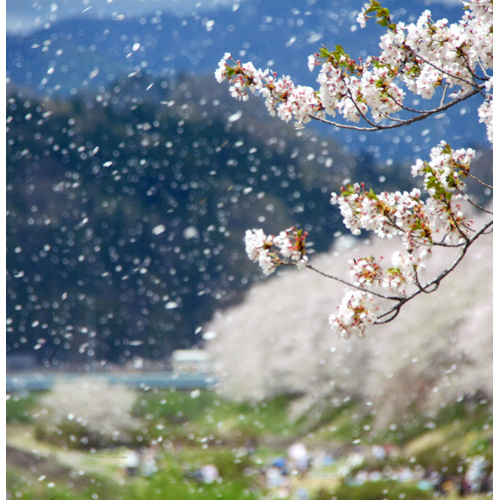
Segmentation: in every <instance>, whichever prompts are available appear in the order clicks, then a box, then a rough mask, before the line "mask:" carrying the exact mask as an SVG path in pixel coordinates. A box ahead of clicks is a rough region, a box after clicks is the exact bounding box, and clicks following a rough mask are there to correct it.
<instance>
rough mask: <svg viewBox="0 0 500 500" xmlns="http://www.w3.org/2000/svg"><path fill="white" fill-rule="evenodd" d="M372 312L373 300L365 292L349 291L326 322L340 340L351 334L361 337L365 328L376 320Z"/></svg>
mask: <svg viewBox="0 0 500 500" xmlns="http://www.w3.org/2000/svg"><path fill="white" fill-rule="evenodd" d="M374 310H375V300H374V299H373V298H372V297H371V296H370V295H369V294H368V293H367V292H361V291H349V292H347V293H346V294H345V296H344V298H343V299H342V303H341V304H340V305H338V306H337V311H336V312H335V313H333V314H331V315H330V317H329V318H328V321H329V323H330V325H331V327H332V330H333V331H334V332H335V333H337V334H338V335H340V337H342V338H346V339H347V338H349V337H350V336H351V335H353V334H357V335H358V336H359V337H362V336H363V335H364V334H365V329H366V327H367V326H368V325H371V324H373V323H375V321H376V319H377V316H376V314H375V312H374Z"/></svg>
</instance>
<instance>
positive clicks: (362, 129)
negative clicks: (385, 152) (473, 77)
mask: <svg viewBox="0 0 500 500" xmlns="http://www.w3.org/2000/svg"><path fill="white" fill-rule="evenodd" d="M479 92H480V90H479V89H474V90H471V91H470V92H469V93H468V94H464V95H463V96H461V97H457V98H456V99H455V100H453V101H451V102H449V103H447V104H445V105H444V106H440V107H438V108H435V109H431V110H428V111H426V112H424V113H423V114H421V115H419V116H414V117H413V118H409V119H408V120H406V121H405V122H403V123H396V124H394V125H374V126H372V127H371V128H370V127H358V126H355V125H345V124H342V123H338V122H334V121H331V120H327V119H326V118H320V117H318V116H314V115H309V116H310V117H311V118H312V119H314V120H317V121H319V122H321V123H326V124H327V125H333V126H334V127H339V128H344V129H350V130H358V131H359V132H376V131H377V130H389V129H393V128H399V127H403V126H405V125H410V124H412V123H415V122H418V121H421V120H425V119H426V118H428V117H429V116H432V115H434V114H436V113H440V112H442V111H446V110H447V109H449V108H451V107H452V106H454V105H455V104H458V103H459V102H462V101H465V100H466V99H469V98H470V97H472V96H474V95H476V94H478V93H479ZM365 119H366V118H365ZM367 121H368V120H367Z"/></svg>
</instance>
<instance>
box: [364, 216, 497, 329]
mask: <svg viewBox="0 0 500 500" xmlns="http://www.w3.org/2000/svg"><path fill="white" fill-rule="evenodd" d="M492 226H493V220H490V221H488V222H486V223H485V224H484V225H483V227H481V228H480V229H479V230H478V231H477V233H476V234H475V235H474V236H473V237H472V238H471V239H470V240H468V242H467V244H466V245H465V246H464V247H463V248H462V250H461V252H460V253H459V255H458V256H457V258H456V259H455V261H454V262H453V264H452V265H451V266H450V267H448V268H447V269H445V270H444V271H442V272H441V274H440V275H439V276H438V277H437V278H435V279H433V280H432V281H430V282H429V283H427V284H426V285H425V286H423V287H421V288H422V289H428V288H430V287H431V286H435V288H434V290H436V289H437V288H438V287H439V285H440V284H441V281H442V280H443V279H444V278H446V276H448V275H449V274H450V273H451V272H452V271H454V270H455V269H456V267H457V266H458V264H460V262H461V261H462V259H463V258H464V257H465V254H466V253H467V251H468V249H469V247H470V246H471V245H472V244H473V243H474V242H475V241H476V240H477V239H478V238H479V237H480V236H481V235H483V234H489V233H490V232H491V230H489V229H490V228H491V227H492ZM434 290H433V291H434ZM422 291H423V290H421V289H418V290H416V291H415V292H414V293H413V294H411V295H409V296H408V297H406V298H404V300H402V301H401V302H400V303H399V304H397V305H395V306H393V307H391V308H390V309H389V310H388V311H386V312H385V313H383V314H381V315H380V316H379V317H378V318H377V319H378V320H380V319H382V318H385V317H386V316H388V315H390V314H392V313H394V315H393V316H391V318H390V319H386V320H383V321H378V320H377V321H375V323H374V324H375V325H382V324H385V323H388V322H389V321H392V320H393V319H394V318H395V317H396V316H397V315H398V314H399V311H400V310H401V307H402V306H403V305H404V304H406V302H408V301H410V300H412V299H414V298H415V297H416V296H417V295H420V294H421V293H422Z"/></svg>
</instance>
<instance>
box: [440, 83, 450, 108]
mask: <svg viewBox="0 0 500 500" xmlns="http://www.w3.org/2000/svg"><path fill="white" fill-rule="evenodd" d="M448 87H449V85H448V84H446V85H445V86H444V87H443V95H442V96H441V102H440V103H439V105H440V106H443V104H444V100H445V99H446V91H447V90H448Z"/></svg>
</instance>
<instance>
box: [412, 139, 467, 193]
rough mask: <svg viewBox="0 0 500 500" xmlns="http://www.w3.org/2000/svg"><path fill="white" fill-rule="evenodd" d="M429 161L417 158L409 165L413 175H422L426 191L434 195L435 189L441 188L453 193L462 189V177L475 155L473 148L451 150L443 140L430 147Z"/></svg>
mask: <svg viewBox="0 0 500 500" xmlns="http://www.w3.org/2000/svg"><path fill="white" fill-rule="evenodd" d="M430 156H431V161H430V162H424V161H422V160H417V162H416V163H415V165H413V166H412V167H411V171H412V174H413V176H414V177H416V176H417V175H423V176H424V185H425V187H426V190H427V192H428V193H429V194H430V195H431V196H432V197H436V195H437V194H438V193H437V191H439V190H443V191H446V192H449V193H454V192H456V191H457V190H459V191H461V190H463V189H464V187H465V184H464V182H463V180H462V178H464V177H466V176H467V175H468V174H469V171H470V162H471V161H472V159H473V158H474V157H475V156H476V152H475V151H474V150H473V149H470V148H468V149H457V150H456V151H453V150H452V149H451V147H450V146H449V145H448V144H446V142H445V141H441V143H440V144H439V146H437V147H435V148H432V150H431V154H430Z"/></svg>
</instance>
